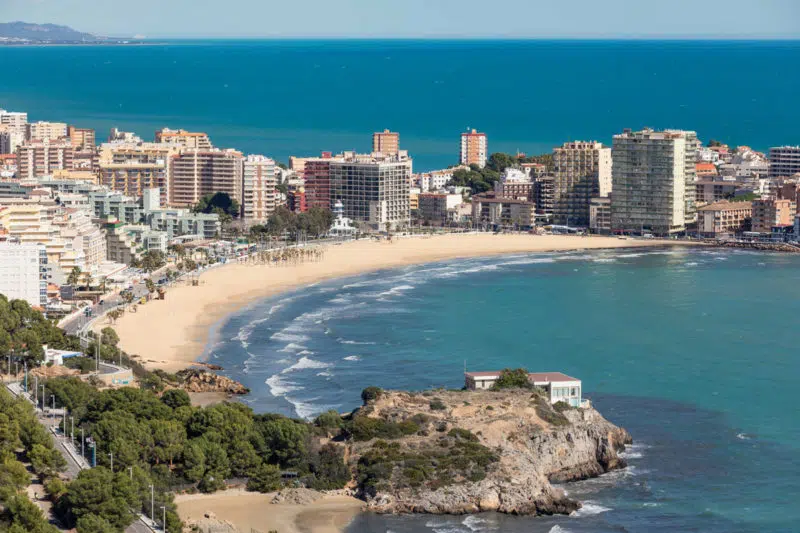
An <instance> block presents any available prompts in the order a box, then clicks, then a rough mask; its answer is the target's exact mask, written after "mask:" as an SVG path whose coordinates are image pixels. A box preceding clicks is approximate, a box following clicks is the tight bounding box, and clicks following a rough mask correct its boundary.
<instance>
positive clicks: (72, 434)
mask: <svg viewBox="0 0 800 533" xmlns="http://www.w3.org/2000/svg"><path fill="white" fill-rule="evenodd" d="M69 421H70V440H71V441H72V447H73V448H74V447H75V417H74V416H70V417H69Z"/></svg>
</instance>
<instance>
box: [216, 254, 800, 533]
mask: <svg viewBox="0 0 800 533" xmlns="http://www.w3.org/2000/svg"><path fill="white" fill-rule="evenodd" d="M798 279H800V257H796V256H791V255H778V254H776V255H772V254H758V253H747V252H733V251H719V250H653V251H638V250H637V251H627V250H626V251H601V252H591V253H586V252H576V253H564V254H521V255H514V256H504V257H497V258H482V259H473V260H466V261H452V262H444V263H433V264H428V265H421V266H415V267H408V268H403V269H397V270H388V271H383V272H378V273H373V274H368V275H364V276H359V277H356V278H348V279H342V280H335V281H331V282H326V283H321V284H317V285H315V286H312V287H308V288H304V289H302V290H298V291H296V292H293V293H288V294H285V295H282V296H280V297H277V298H272V299H269V300H265V301H263V302H258V303H257V304H255V305H253V306H251V307H250V308H248V309H246V310H243V311H241V312H239V313H237V314H235V315H233V316H231V317H230V318H229V319H228V320H227V321H226V322H225V323H224V324H222V325H221V326H220V327H219V330H218V332H217V335H216V340H215V341H214V343H213V344H212V345H211V346H210V347H209V354H210V357H211V360H212V361H213V362H216V363H220V364H221V365H223V366H224V367H225V368H226V372H227V373H228V374H229V375H231V376H232V377H234V378H236V379H240V380H242V381H243V382H244V383H245V384H246V385H247V386H249V387H251V388H252V390H253V393H252V394H251V395H250V396H249V397H247V398H246V399H245V400H244V401H245V402H247V403H248V404H250V405H251V406H252V407H253V408H254V409H256V410H257V411H278V412H282V413H285V414H288V415H300V416H306V417H310V416H313V415H315V414H316V413H318V412H320V411H322V410H325V409H329V408H335V409H339V410H349V409H352V408H354V407H356V406H357V405H358V404H359V402H360V399H359V393H360V391H361V389H363V388H364V387H365V386H367V385H378V386H382V387H387V388H399V389H421V388H427V387H437V386H444V387H459V386H460V385H461V384H462V383H463V378H462V371H463V367H464V364H465V361H466V364H467V367H468V368H470V369H473V370H479V369H496V368H502V367H506V366H525V367H527V368H528V369H531V370H540V371H548V370H550V371H552V370H558V371H563V372H566V373H568V374H571V375H574V376H577V377H579V378H581V379H582V380H583V383H584V390H585V391H586V395H587V396H588V397H590V398H591V399H592V400H593V401H594V403H595V405H596V406H597V407H598V409H600V410H601V412H603V413H604V414H605V415H606V416H607V417H608V418H609V419H611V420H612V421H614V422H616V423H618V424H620V425H622V426H624V427H626V428H627V429H628V430H629V431H630V432H631V433H632V435H633V438H634V440H635V446H634V448H633V449H632V450H630V451H629V454H628V458H629V462H630V465H631V466H630V467H629V468H628V469H627V470H625V471H623V472H619V473H613V474H610V475H607V476H602V477H601V478H599V479H597V480H590V481H587V482H582V483H577V484H572V485H570V486H568V487H567V490H568V491H569V492H570V493H572V494H575V495H576V496H577V497H579V498H580V499H582V500H583V501H588V502H589V503H588V505H587V506H586V507H585V509H584V510H582V511H580V512H579V513H578V515H577V516H573V517H557V518H542V519H530V518H518V517H504V516H499V515H494V514H487V515H481V516H477V517H451V518H444V517H378V516H372V515H364V516H361V517H359V518H358V519H357V520H356V521H355V522H354V523H353V524H352V525H351V527H350V532H351V533H362V532H367V531H370V532H371V531H381V532H383V531H387V530H391V531H394V532H395V533H406V532H412V531H433V532H434V533H444V532H453V533H455V532H469V531H491V530H497V531H511V532H523V531H524V532H531V531H533V532H552V533H556V532H558V531H562V532H563V531H573V532H588V531H592V532H620V531H638V532H645V531H646V532H665V533H666V532H675V531H704V532H706V531H710V532H720V533H722V532H726V533H727V532H742V533H744V532H760V531H771V532H772V531H774V532H789V531H798V526H797V521H798V520H800V506H798V505H797V500H796V498H797V496H798V495H800V467H798V465H800V462H798V461H797V460H796V457H797V452H798V451H800V450H798V448H800V446H799V445H798V442H800V423H798V406H800V402H798V400H797V396H796V386H795V382H796V379H797V375H798V372H800V357H798V355H797V345H798V340H800V337H799V336H798V333H797V325H796V324H797V316H798V314H799V313H800V285H798Z"/></svg>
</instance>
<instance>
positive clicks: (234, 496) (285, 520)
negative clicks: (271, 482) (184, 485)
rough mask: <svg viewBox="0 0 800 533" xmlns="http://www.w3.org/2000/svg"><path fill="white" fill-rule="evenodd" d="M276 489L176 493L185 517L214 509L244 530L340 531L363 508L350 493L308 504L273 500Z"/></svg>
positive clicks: (245, 532)
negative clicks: (268, 491) (273, 490)
mask: <svg viewBox="0 0 800 533" xmlns="http://www.w3.org/2000/svg"><path fill="white" fill-rule="evenodd" d="M274 496H275V493H268V494H259V493H257V492H246V491H243V490H240V489H232V490H227V491H225V492H217V493H214V494H181V495H178V496H176V497H175V503H176V504H177V505H178V514H179V515H180V517H181V518H182V519H183V520H184V521H188V520H202V519H203V517H204V515H205V514H206V513H209V512H210V513H214V516H215V518H216V519H217V520H221V521H225V522H230V523H232V524H233V525H234V526H236V529H238V530H239V531H241V532H242V533H250V531H258V532H261V533H267V532H269V531H278V533H339V532H340V531H342V530H344V528H345V527H347V524H349V523H350V521H351V520H352V519H353V517H355V516H356V515H357V514H358V513H359V512H360V511H361V509H362V508H363V506H364V502H362V501H360V500H357V499H355V498H352V497H350V496H334V495H327V496H324V497H322V498H321V499H319V500H317V501H315V502H313V503H309V504H306V505H297V504H289V503H270V502H271V501H272V498H273V497H274Z"/></svg>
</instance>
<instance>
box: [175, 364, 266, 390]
mask: <svg viewBox="0 0 800 533" xmlns="http://www.w3.org/2000/svg"><path fill="white" fill-rule="evenodd" d="M177 376H178V378H179V379H180V381H181V387H182V388H183V389H185V390H186V391H188V392H224V393H225V394H235V395H240V394H248V393H249V392H250V389H248V388H247V387H245V386H244V385H242V384H241V383H239V382H238V381H234V380H232V379H231V378H228V377H225V376H220V375H218V374H214V373H213V372H208V371H206V370H202V369H197V368H189V369H186V370H181V371H180V372H178V374H177Z"/></svg>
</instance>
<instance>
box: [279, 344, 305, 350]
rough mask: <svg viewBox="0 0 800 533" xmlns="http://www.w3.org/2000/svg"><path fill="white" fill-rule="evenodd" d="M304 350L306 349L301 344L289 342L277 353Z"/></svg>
mask: <svg viewBox="0 0 800 533" xmlns="http://www.w3.org/2000/svg"><path fill="white" fill-rule="evenodd" d="M305 349H306V347H305V346H303V345H302V344H296V343H294V342H290V343H289V344H287V345H286V346H284V347H283V348H281V349H280V350H278V351H279V352H302V351H303V350H305Z"/></svg>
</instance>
